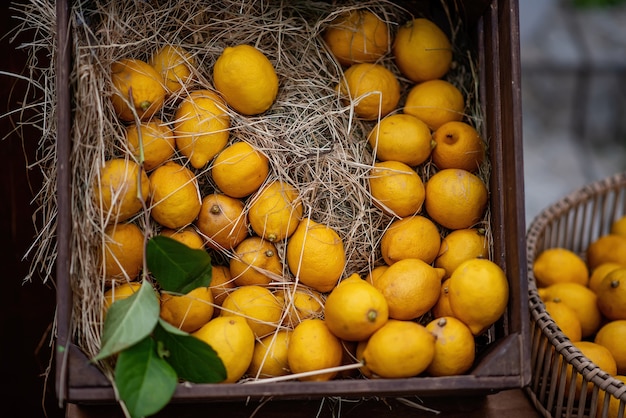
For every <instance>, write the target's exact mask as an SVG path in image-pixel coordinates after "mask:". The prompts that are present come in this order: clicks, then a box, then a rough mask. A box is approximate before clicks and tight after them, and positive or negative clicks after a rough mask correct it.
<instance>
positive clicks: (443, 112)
mask: <svg viewBox="0 0 626 418" xmlns="http://www.w3.org/2000/svg"><path fill="white" fill-rule="evenodd" d="M464 110H465V98H464V97H463V93H461V91H460V90H459V89H458V88H457V87H456V86H455V85H454V84H452V83H450V82H448V81H445V80H430V81H424V82H423V83H420V84H417V85H415V86H413V87H412V88H411V90H409V94H408V95H407V97H406V102H405V104H404V113H406V114H409V115H413V116H416V117H417V118H418V119H421V120H422V121H423V122H424V123H426V125H428V127H429V128H430V129H431V130H433V131H436V130H437V129H439V127H441V126H442V125H443V124H444V123H447V122H451V121H460V120H461V119H463V116H464Z"/></svg>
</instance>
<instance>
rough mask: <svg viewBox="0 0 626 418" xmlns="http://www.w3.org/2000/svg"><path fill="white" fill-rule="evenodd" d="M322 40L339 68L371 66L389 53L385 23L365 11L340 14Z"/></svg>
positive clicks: (326, 30) (350, 11)
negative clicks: (337, 62) (358, 64)
mask: <svg viewBox="0 0 626 418" xmlns="http://www.w3.org/2000/svg"><path fill="white" fill-rule="evenodd" d="M323 37H324V42H326V45H328V48H329V49H330V52H332V54H333V55H334V56H335V58H336V59H337V61H339V63H340V64H341V65H346V66H347V65H351V64H354V63H358V62H374V61H377V60H378V59H379V58H381V57H383V56H384V55H385V54H386V53H387V52H388V51H389V28H388V27H387V23H386V22H385V21H384V20H382V19H381V18H379V17H378V16H377V15H375V14H374V13H372V12H371V11H369V10H366V9H356V10H347V11H346V12H344V13H342V14H340V15H339V16H337V17H336V18H335V19H334V20H333V21H332V22H331V23H330V25H329V26H328V27H327V28H326V29H325V30H324V34H323Z"/></svg>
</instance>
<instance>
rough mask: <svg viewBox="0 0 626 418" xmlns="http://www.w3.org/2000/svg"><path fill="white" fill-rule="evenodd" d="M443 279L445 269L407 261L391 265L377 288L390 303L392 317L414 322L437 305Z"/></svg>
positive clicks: (410, 259) (408, 259)
mask: <svg viewBox="0 0 626 418" xmlns="http://www.w3.org/2000/svg"><path fill="white" fill-rule="evenodd" d="M442 277H443V270H441V269H435V268H434V267H432V266H431V265H429V264H427V263H426V262H424V261H422V260H420V259H417V258H405V259H403V260H400V261H397V262H396V263H394V264H392V265H391V266H389V268H388V269H387V270H385V272H384V273H383V274H382V275H381V276H380V277H379V278H378V280H376V282H375V284H374V286H375V287H376V289H378V290H379V291H380V292H381V293H382V294H383V296H384V297H385V299H386V300H387V304H388V306H389V318H393V319H401V320H410V319H416V318H419V317H420V316H422V315H424V314H425V313H427V312H428V311H429V310H430V309H431V308H432V307H433V306H434V305H435V303H437V299H439V293H440V291H441V278H442ZM416 295H419V297H416Z"/></svg>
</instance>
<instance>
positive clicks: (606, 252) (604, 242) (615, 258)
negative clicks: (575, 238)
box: [587, 234, 626, 270]
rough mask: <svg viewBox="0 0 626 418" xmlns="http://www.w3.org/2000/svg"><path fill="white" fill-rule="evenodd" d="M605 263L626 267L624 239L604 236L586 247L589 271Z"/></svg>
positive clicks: (609, 235) (625, 238) (625, 239)
mask: <svg viewBox="0 0 626 418" xmlns="http://www.w3.org/2000/svg"><path fill="white" fill-rule="evenodd" d="M606 262H613V263H618V264H622V265H626V237H623V236H621V235H615V234H606V235H602V236H601V237H599V238H596V239H595V240H594V241H592V242H591V243H590V244H589V245H588V246H587V264H588V265H589V268H590V269H591V270H593V269H594V268H596V267H597V266H599V265H600V264H602V263H606Z"/></svg>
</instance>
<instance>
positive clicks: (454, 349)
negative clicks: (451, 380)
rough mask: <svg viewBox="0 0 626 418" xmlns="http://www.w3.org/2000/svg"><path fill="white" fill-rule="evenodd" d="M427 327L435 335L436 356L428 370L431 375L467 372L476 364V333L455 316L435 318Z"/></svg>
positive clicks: (450, 374)
mask: <svg viewBox="0 0 626 418" xmlns="http://www.w3.org/2000/svg"><path fill="white" fill-rule="evenodd" d="M426 329H427V330H428V331H430V332H431V333H432V334H433V335H434V336H435V357H434V358H433V361H432V362H431V363H430V365H429V366H428V368H427V369H426V372H427V373H428V374H429V375H431V376H455V375H460V374H464V373H466V372H467V371H468V370H469V369H470V368H471V367H472V365H473V364H474V358H475V350H476V343H475V340H474V334H472V331H470V329H469V328H468V327H467V325H465V324H464V323H463V322H461V321H459V320H458V319H456V318H455V317H453V316H442V317H440V318H436V319H433V320H432V321H430V322H429V323H428V324H427V325H426Z"/></svg>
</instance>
